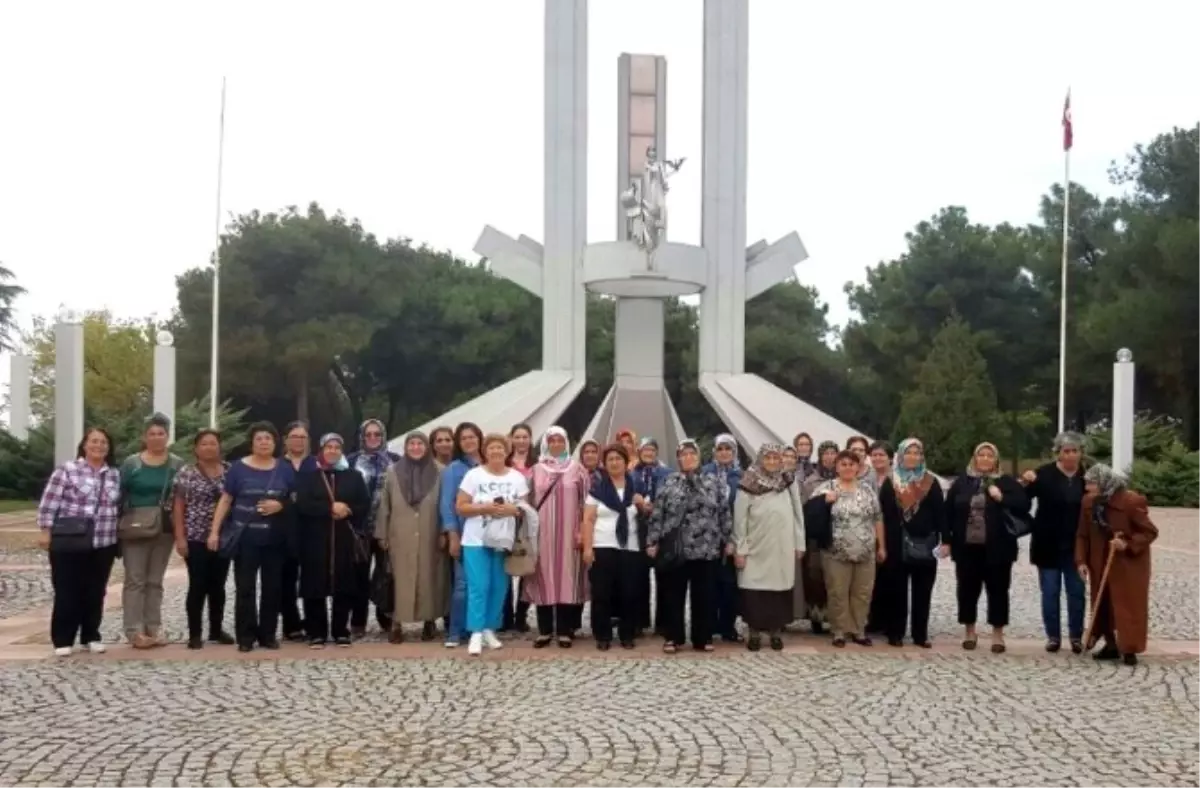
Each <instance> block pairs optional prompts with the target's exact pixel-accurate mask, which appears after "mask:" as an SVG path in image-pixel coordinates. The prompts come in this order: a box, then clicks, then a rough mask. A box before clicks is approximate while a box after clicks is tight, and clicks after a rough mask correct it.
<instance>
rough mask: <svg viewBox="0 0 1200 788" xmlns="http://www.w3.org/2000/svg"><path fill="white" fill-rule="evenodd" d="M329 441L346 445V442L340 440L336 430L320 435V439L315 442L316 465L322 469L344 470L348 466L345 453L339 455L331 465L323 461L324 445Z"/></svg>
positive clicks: (340, 437)
mask: <svg viewBox="0 0 1200 788" xmlns="http://www.w3.org/2000/svg"><path fill="white" fill-rule="evenodd" d="M330 443H336V444H337V445H338V446H344V445H346V442H345V441H344V440H342V436H341V435H338V434H337V433H336V432H327V433H325V434H324V435H322V436H321V440H320V441H319V442H318V443H317V467H318V468H320V469H321V470H323V471H344V470H346V469H347V468H349V467H350V464H349V463H348V462H346V455H345V454H343V455H342V456H341V457H339V458H338V461H337V462H336V463H334V464H333V465H330V464H329V463H327V462H326V461H325V447H326V446H327V445H329V444H330Z"/></svg>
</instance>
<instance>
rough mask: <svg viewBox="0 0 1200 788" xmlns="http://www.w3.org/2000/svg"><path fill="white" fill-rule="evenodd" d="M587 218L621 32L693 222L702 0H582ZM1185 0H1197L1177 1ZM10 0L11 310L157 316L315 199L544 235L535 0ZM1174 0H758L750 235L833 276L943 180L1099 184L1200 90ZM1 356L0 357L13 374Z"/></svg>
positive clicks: (990, 184) (0, 99)
mask: <svg viewBox="0 0 1200 788" xmlns="http://www.w3.org/2000/svg"><path fill="white" fill-rule="evenodd" d="M590 6H591V7H590V20H589V53H588V57H589V101H590V106H589V115H588V123H589V129H588V136H589V147H590V149H589V154H588V155H589V165H588V177H589V195H588V199H589V212H588V213H589V237H590V238H591V239H592V240H608V239H610V238H611V237H612V233H613V226H614V221H613V211H614V210H615V208H614V205H615V199H616V195H615V192H616V185H615V181H616V179H615V177H614V170H615V168H616V141H615V135H616V77H617V68H616V64H617V56H618V55H619V54H620V53H621V52H625V51H628V52H637V53H649V54H661V55H665V56H666V58H667V61H668V69H669V71H668V88H667V96H668V120H667V129H668V140H667V153H668V154H669V155H670V156H672V157H676V156H687V157H689V161H688V163H687V164H686V165H685V167H684V169H683V171H682V172H681V173H680V174H679V175H677V176H676V178H675V179H673V181H672V184H673V188H672V192H671V201H672V202H671V218H672V225H671V236H672V238H673V239H674V240H678V241H684V242H698V241H699V232H700V166H699V164H700V130H701V84H700V81H701V47H702V37H701V26H702V13H701V2H700V0H640V1H639V2H635V1H634V0H592V2H591V4H590ZM1189 8H1190V10H1189ZM190 9H191V10H184V9H182V6H180V7H175V6H173V5H172V4H165V3H162V4H159V3H154V4H151V3H148V2H147V3H132V2H125V3H122V2H115V1H114V2H109V3H96V4H93V3H88V4H85V3H83V2H78V3H63V2H49V1H47V2H38V3H17V2H8V3H3V4H0V118H2V120H0V261H3V262H4V264H5V265H7V266H8V267H9V268H10V269H12V270H13V271H14V272H15V273H16V275H17V278H18V281H19V283H20V284H22V285H23V286H25V287H26V288H28V290H29V295H28V296H26V297H24V298H22V299H21V300H20V301H19V302H18V309H19V311H20V319H21V322H22V324H23V325H28V323H29V319H30V317H31V316H32V315H34V314H43V315H50V314H53V313H54V312H55V311H56V310H57V309H58V307H59V305H60V304H62V305H66V306H69V307H73V308H77V309H86V308H99V307H109V308H111V309H113V310H114V311H115V312H116V313H117V314H119V315H123V316H141V315H146V314H150V313H157V314H159V315H160V316H166V315H168V314H169V313H170V311H171V309H172V307H173V305H174V302H175V286H174V277H175V275H176V274H178V273H180V272H182V271H184V270H186V269H187V268H190V267H192V266H196V265H200V264H204V263H206V262H207V260H208V257H209V254H210V252H211V249H212V246H213V224H214V208H215V206H214V203H215V181H216V169H217V168H216V159H217V127H218V121H217V117H218V108H219V95H220V81H221V75H222V74H227V75H228V77H229V93H228V103H227V114H226V147H225V168H224V177H225V186H224V198H223V209H224V212H225V213H226V215H228V214H230V213H240V212H245V211H249V210H251V209H255V208H258V209H262V210H264V211H267V210H275V209H278V208H281V207H283V206H286V205H298V206H302V207H303V206H305V205H307V203H308V202H309V201H311V200H317V201H319V202H320V203H321V204H322V205H323V206H324V207H325V208H326V209H328V210H331V211H332V210H335V209H341V210H342V211H343V212H344V213H346V214H347V215H350V216H356V217H358V218H360V219H361V220H362V222H363V224H364V225H365V226H366V227H367V228H368V229H369V230H371V231H372V232H374V233H376V234H377V235H379V236H381V237H391V236H397V235H404V236H408V237H411V238H413V239H414V240H415V241H417V242H422V241H423V242H426V243H428V244H429V245H431V246H433V247H435V248H447V249H450V250H452V251H453V252H455V253H456V254H458V255H461V256H464V257H466V258H468V259H472V260H473V259H476V256H475V255H474V253H473V252H472V251H471V247H472V246H473V245H474V242H475V239H476V238H477V236H478V234H479V231H480V230H481V229H482V227H483V225H484V224H489V223H490V224H493V225H495V226H496V227H498V228H499V229H501V230H503V231H505V232H507V233H509V234H511V235H513V236H516V235H518V234H520V233H525V234H528V235H530V236H532V237H534V238H538V239H540V238H541V235H542V228H541V220H542V194H541V192H542V180H541V172H542V157H541V137H542V132H541V129H542V125H541V124H542V117H541V114H542V38H543V3H542V0H438V1H437V2H433V1H432V0H425V1H424V2H416V0H399V1H397V2H392V3H384V2H374V3H372V2H340V3H337V4H334V3H324V4H317V3H314V2H292V3H280V2H255V3H233V2H209V3H194V4H190ZM1197 9H1198V6H1195V5H1191V4H1188V3H1184V2H1182V0H1180V1H1179V2H1164V1H1163V0H1156V1H1155V2H1144V3H1141V4H1139V5H1137V6H1134V5H1132V4H1129V3H1121V4H1117V3H1111V4H1105V3H1085V2H1082V1H1081V0H1070V1H1069V2H1056V3H1035V2H1031V1H1029V0H1023V1H1021V2H994V1H993V2H986V3H983V2H978V3H962V2H912V3H884V2H883V1H882V0H879V2H875V3H867V2H843V3H820V2H815V1H814V0H753V2H752V3H751V8H750V26H751V32H750V48H751V54H750V121H749V122H750V152H749V173H748V180H749V218H748V221H749V241H751V242H753V241H755V240H757V239H759V238H760V237H761V238H766V239H767V240H771V241H773V240H775V239H777V238H778V237H780V236H782V235H784V234H786V233H787V232H789V231H791V230H793V229H795V230H797V231H799V233H800V235H801V237H802V238H803V239H804V242H805V244H806V246H807V247H808V250H809V253H810V255H811V257H810V259H809V260H808V261H807V262H806V263H804V264H802V265H801V266H800V267H799V268H798V270H797V273H798V274H799V276H800V278H801V280H802V281H803V282H805V283H808V284H812V285H815V286H816V287H818V288H819V290H820V292H821V295H822V298H823V299H824V300H825V301H826V302H828V303H829V304H830V305H831V308H832V309H831V312H832V315H831V316H832V319H833V322H835V323H839V324H841V323H844V322H845V321H846V319H847V317H848V310H847V307H846V303H845V297H844V295H843V293H842V285H843V284H844V283H845V282H846V281H847V280H860V279H862V277H863V271H864V269H865V268H866V267H867V266H870V265H873V264H875V263H877V262H879V261H880V260H884V259H890V258H893V257H895V256H896V255H898V254H899V253H901V252H902V251H903V249H904V233H905V232H906V231H908V230H910V229H911V228H912V227H913V225H914V224H916V223H917V222H918V221H920V220H922V219H925V218H927V217H929V216H930V215H931V214H933V213H934V212H935V211H937V210H938V209H939V208H941V207H943V206H945V205H949V204H961V205H965V206H967V208H968V210H969V212H970V215H971V216H972V218H973V219H974V220H976V221H982V222H987V223H997V222H1001V221H1006V220H1007V221H1012V222H1016V223H1024V222H1028V221H1032V220H1034V219H1035V218H1036V211H1037V206H1038V200H1039V197H1040V196H1041V195H1042V194H1043V193H1044V192H1045V191H1046V190H1047V189H1048V187H1049V186H1050V185H1051V184H1052V183H1054V182H1059V181H1061V180H1062V175H1063V172H1062V168H1063V157H1062V152H1061V144H1060V140H1061V131H1060V125H1059V119H1060V113H1061V107H1062V100H1063V95H1064V93H1065V90H1066V87H1067V85H1068V84H1070V85H1071V86H1072V105H1073V112H1074V120H1075V148H1074V151H1073V157H1072V179H1073V180H1075V181H1076V182H1079V183H1082V184H1083V185H1084V186H1086V187H1087V188H1089V189H1092V190H1095V191H1099V192H1101V193H1110V192H1111V188H1110V187H1109V186H1108V185H1107V182H1106V178H1105V169H1106V167H1107V165H1108V163H1109V161H1110V160H1111V159H1113V158H1117V157H1120V156H1122V155H1123V154H1124V153H1125V152H1127V151H1128V150H1129V149H1130V148H1131V147H1132V146H1133V144H1134V143H1136V142H1142V141H1149V140H1150V139H1151V138H1152V137H1153V136H1154V135H1155V134H1157V133H1160V132H1163V131H1166V130H1168V129H1169V128H1170V127H1171V126H1172V125H1188V124H1194V123H1195V122H1196V121H1197V119H1198V118H1200V90H1197V80H1196V79H1195V73H1196V71H1195V68H1194V65H1195V63H1194V55H1191V56H1190V55H1188V54H1187V53H1188V52H1194V35H1195V30H1196V29H1197V22H1200V10H1197ZM8 373H9V368H8V363H7V359H4V360H3V362H0V383H6V382H7V378H8Z"/></svg>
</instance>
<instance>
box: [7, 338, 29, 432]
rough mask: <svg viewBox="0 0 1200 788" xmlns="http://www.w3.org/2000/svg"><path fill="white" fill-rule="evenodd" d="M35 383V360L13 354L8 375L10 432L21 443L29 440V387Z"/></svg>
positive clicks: (19, 354)
mask: <svg viewBox="0 0 1200 788" xmlns="http://www.w3.org/2000/svg"><path fill="white" fill-rule="evenodd" d="M32 381H33V359H32V358H30V357H29V356H26V355H23V354H21V353H15V354H13V357H12V361H10V362H9V374H8V432H9V434H10V435H12V436H13V437H14V438H16V439H17V440H19V441H24V440H29V416H30V407H29V386H30V383H31V382H32Z"/></svg>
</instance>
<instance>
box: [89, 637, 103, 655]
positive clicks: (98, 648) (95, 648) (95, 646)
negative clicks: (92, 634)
mask: <svg viewBox="0 0 1200 788" xmlns="http://www.w3.org/2000/svg"><path fill="white" fill-rule="evenodd" d="M87 650H88V651H90V652H92V653H93V654H103V653H104V652H105V651H108V649H107V648H106V647H105V645H104V644H103V643H101V642H100V641H99V640H93V641H92V642H91V643H88V644H87Z"/></svg>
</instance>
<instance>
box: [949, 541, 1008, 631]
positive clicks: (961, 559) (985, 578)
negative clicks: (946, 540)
mask: <svg viewBox="0 0 1200 788" xmlns="http://www.w3.org/2000/svg"><path fill="white" fill-rule="evenodd" d="M960 553H961V554H960V555H955V557H954V575H955V579H956V580H957V581H958V623H960V624H964V625H967V624H971V625H973V624H974V623H975V621H976V619H977V618H978V616H979V610H978V608H979V594H980V592H981V591H983V590H986V591H987V622H988V624H989V625H991V626H993V627H1006V626H1008V589H1009V586H1011V585H1012V562H1011V561H999V562H996V561H995V560H992V561H990V562H989V561H988V556H987V553H986V551H985V550H984V549H983V548H982V547H980V548H976V549H971V548H970V547H968V548H967V549H964V550H960Z"/></svg>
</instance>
